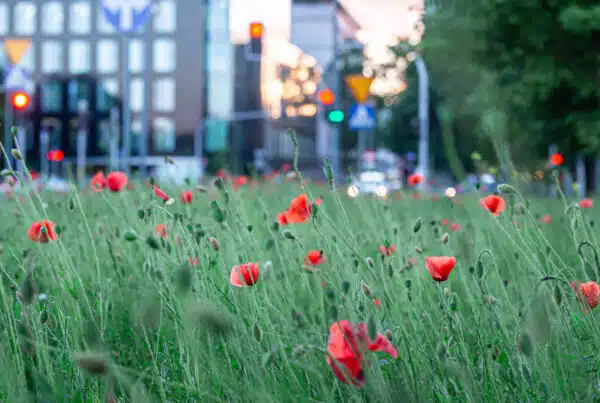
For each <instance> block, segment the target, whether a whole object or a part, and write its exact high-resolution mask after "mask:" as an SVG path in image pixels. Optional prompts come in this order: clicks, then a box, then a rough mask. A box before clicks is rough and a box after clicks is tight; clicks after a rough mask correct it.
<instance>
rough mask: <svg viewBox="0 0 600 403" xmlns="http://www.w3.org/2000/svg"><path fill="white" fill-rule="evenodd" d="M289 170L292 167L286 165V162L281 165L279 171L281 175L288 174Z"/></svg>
mask: <svg viewBox="0 0 600 403" xmlns="http://www.w3.org/2000/svg"><path fill="white" fill-rule="evenodd" d="M290 169H292V165H291V164H288V163H287V162H286V163H284V164H282V165H281V170H282V171H283V173H288V172H289V170H290Z"/></svg>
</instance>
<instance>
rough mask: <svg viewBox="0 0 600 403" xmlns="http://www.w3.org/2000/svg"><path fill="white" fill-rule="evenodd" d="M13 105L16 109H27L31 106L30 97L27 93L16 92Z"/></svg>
mask: <svg viewBox="0 0 600 403" xmlns="http://www.w3.org/2000/svg"><path fill="white" fill-rule="evenodd" d="M12 104H13V107H14V108H15V109H19V110H22V109H25V108H27V107H28V106H29V95H28V94H26V93H25V92H21V91H19V92H15V93H14V94H13V96H12Z"/></svg>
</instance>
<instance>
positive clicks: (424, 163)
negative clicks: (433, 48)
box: [415, 55, 430, 190]
mask: <svg viewBox="0 0 600 403" xmlns="http://www.w3.org/2000/svg"><path fill="white" fill-rule="evenodd" d="M415 66H416V68H417V74H418V76H419V112H418V113H419V157H418V158H419V163H418V165H417V172H418V173H420V174H421V175H423V176H424V177H425V180H424V181H423V182H422V183H421V187H422V189H424V190H425V189H427V188H428V183H429V180H430V178H429V75H428V73H427V67H426V66H425V62H424V61H423V58H422V57H421V55H417V58H416V59H415Z"/></svg>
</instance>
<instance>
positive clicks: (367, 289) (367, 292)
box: [360, 283, 373, 298]
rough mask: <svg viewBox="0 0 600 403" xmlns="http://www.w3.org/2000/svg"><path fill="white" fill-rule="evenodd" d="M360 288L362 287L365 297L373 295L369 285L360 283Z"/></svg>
mask: <svg viewBox="0 0 600 403" xmlns="http://www.w3.org/2000/svg"><path fill="white" fill-rule="evenodd" d="M360 288H361V289H362V292H363V293H364V294H365V296H366V297H367V298H371V297H372V296H373V293H372V292H371V287H369V286H368V285H367V284H365V283H362V284H361V285H360Z"/></svg>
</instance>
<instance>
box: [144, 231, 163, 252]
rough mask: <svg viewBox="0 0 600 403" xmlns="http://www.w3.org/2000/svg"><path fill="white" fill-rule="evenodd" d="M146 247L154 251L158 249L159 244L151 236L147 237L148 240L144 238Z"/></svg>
mask: <svg viewBox="0 0 600 403" xmlns="http://www.w3.org/2000/svg"><path fill="white" fill-rule="evenodd" d="M146 245H148V246H149V247H151V248H152V249H154V250H158V249H160V243H159V242H158V239H156V237H155V236H153V235H149V236H148V238H146Z"/></svg>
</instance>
